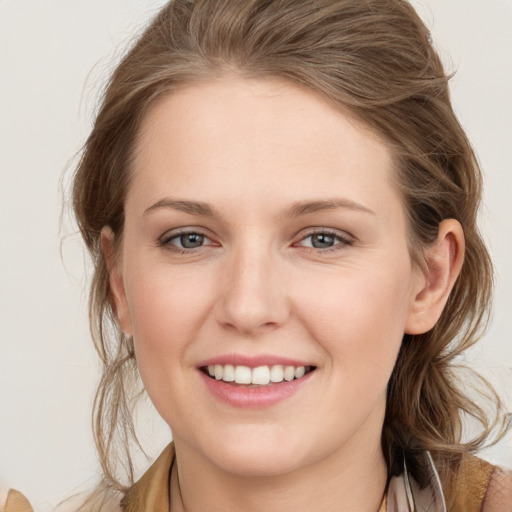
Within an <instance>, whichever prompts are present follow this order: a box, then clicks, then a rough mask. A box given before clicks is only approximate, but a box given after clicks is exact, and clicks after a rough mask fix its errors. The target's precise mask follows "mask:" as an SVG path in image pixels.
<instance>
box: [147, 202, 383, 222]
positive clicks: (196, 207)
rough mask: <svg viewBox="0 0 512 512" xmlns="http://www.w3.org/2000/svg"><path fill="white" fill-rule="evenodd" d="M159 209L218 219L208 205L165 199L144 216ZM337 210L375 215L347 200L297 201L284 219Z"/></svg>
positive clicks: (285, 214) (286, 212) (149, 209)
mask: <svg viewBox="0 0 512 512" xmlns="http://www.w3.org/2000/svg"><path fill="white" fill-rule="evenodd" d="M159 208H172V209H173V210H178V211H181V212H184V213H188V214H190V215H199V216H201V217H219V215H218V213H217V212H216V210H215V208H213V206H211V205H209V204H208V203H203V202H199V201H183V200H177V199H171V198H166V199H162V200H160V201H158V202H157V203H155V204H154V205H152V206H150V207H149V208H147V209H146V210H145V211H144V215H146V214H148V213H150V212H152V211H154V210H157V209H159ZM338 208H347V209H349V210H356V211H361V212H365V213H370V214H371V215H375V213H374V212H373V211H372V210H370V209H369V208H367V207H366V206H363V205H362V204H359V203H356V202H355V201H351V200H349V199H341V198H333V199H326V200H320V201H299V202H297V203H294V204H293V205H292V206H291V207H290V208H288V209H287V210H286V211H285V213H284V217H289V218H295V217H300V216H302V215H308V214H311V213H315V212H318V211H322V210H335V209H338Z"/></svg>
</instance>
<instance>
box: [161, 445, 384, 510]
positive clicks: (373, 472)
mask: <svg viewBox="0 0 512 512" xmlns="http://www.w3.org/2000/svg"><path fill="white" fill-rule="evenodd" d="M175 443H176V441H175ZM180 448H181V447H180V444H179V443H178V444H176V454H177V459H176V460H177V463H175V464H174V467H173V471H172V475H171V502H170V503H171V510H172V512H191V511H197V510H208V511H209V512H221V511H222V512H232V511H239V510H244V511H246V512H260V511H262V510H265V512H278V511H279V512H296V511H297V510H312V509H314V510H315V512H333V511H335V512H349V511H350V512H353V511H354V510H357V511H361V512H377V511H378V510H379V507H380V505H381V502H382V499H383V495H384V491H385V486H386V480H387V468H386V464H385V460H384V456H383V453H382V449H381V445H380V439H378V440H377V442H376V443H373V445H372V444H371V443H365V445H364V446H358V448H357V449H356V450H350V451H349V450H343V449H341V450H340V451H339V453H338V452H337V453H333V454H330V455H329V457H327V458H324V459H322V460H321V461H319V462H315V463H314V464H311V465H309V466H307V467H304V468H300V469H297V470H294V471H292V472H289V473H286V474H283V475H278V476H257V477H254V476H241V475H236V474H232V473H228V472H226V471H223V470H221V469H219V468H218V467H215V466H213V465H212V464H211V463H210V462H209V461H208V460H206V459H203V460H201V456H200V455H198V454H195V455H194V454H191V453H190V452H189V451H188V450H184V451H183V450H181V449H180ZM185 453H186V455H185ZM312 504H314V506H313V505H312Z"/></svg>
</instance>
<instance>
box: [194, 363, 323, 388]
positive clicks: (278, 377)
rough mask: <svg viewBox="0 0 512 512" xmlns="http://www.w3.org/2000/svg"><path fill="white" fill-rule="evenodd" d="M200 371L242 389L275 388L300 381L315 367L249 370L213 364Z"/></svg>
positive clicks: (270, 367)
mask: <svg viewBox="0 0 512 512" xmlns="http://www.w3.org/2000/svg"><path fill="white" fill-rule="evenodd" d="M200 370H201V371H202V372H203V373H204V374H205V375H207V376H208V377H209V378H210V379H213V380H219V381H223V382H226V383H228V384H232V385H233V386H243V387H252V388H255V387H265V386H275V385H279V384H281V383H283V382H291V381H294V380H299V379H302V378H303V377H304V376H306V375H308V374H309V373H311V372H313V371H315V370H316V366H285V365H280V364H277V365H271V366H258V367H256V368H251V367H249V366H243V365H232V364H215V365H208V366H202V367H201V368H200Z"/></svg>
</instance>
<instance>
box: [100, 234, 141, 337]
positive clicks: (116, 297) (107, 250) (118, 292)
mask: <svg viewBox="0 0 512 512" xmlns="http://www.w3.org/2000/svg"><path fill="white" fill-rule="evenodd" d="M101 252H102V253H103V257H104V258H105V262H106V264H107V270H108V275H109V284H110V293H111V296H112V301H113V304H112V306H113V308H114V313H115V315H116V317H117V321H118V322H119V326H120V327H121V329H122V331H123V332H124V333H125V334H127V335H129V336H132V335H133V330H132V322H131V318H130V312H129V309H128V302H127V300H126V292H125V288H124V281H123V275H122V272H121V269H120V265H121V262H120V261H119V257H118V254H117V251H116V250H115V235H114V232H113V231H112V229H110V227H109V226H104V227H103V229H102V230H101Z"/></svg>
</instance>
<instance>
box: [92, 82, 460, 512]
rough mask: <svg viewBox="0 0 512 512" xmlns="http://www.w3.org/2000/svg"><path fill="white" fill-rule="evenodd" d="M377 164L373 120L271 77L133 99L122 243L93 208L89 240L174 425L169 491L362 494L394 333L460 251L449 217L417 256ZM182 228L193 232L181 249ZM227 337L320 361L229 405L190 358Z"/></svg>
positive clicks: (154, 393) (324, 501)
mask: <svg viewBox="0 0 512 512" xmlns="http://www.w3.org/2000/svg"><path fill="white" fill-rule="evenodd" d="M393 172H394V170H393V159H392V154H391V152H390V150H389V148H388V147H387V146H386V144H385V143H384V142H383V141H382V140H380V139H379V138H378V137H377V136H375V135H374V134H373V133H372V132H371V131H369V130H368V129H367V128H365V127H364V126H363V125H362V124H360V123H358V122H356V121H355V120H354V119H352V118H351V117H350V116H348V115H347V113H345V112H343V111H342V110H340V109H337V108H334V107H333V106H332V105H330V104H328V103H327V102H325V100H323V99H321V98H320V97H319V96H317V95H316V94H314V93H312V92H310V91H306V90H303V89H300V88H298V87H296V86H294V85H291V84H287V83H283V82H279V81H275V80H244V79H241V78H236V77H233V76H229V77H226V79H221V80H217V81H211V82H206V83H201V84H197V85H193V86H189V87H187V88H184V89H182V90H180V91H178V92H175V93H173V94H171V95H168V96H166V97H163V98H161V99H159V100H158V101H157V102H156V103H155V104H154V105H153V107H152V108H151V109H150V111H149V112H148V113H147V114H146V117H145V119H144V120H143V123H142V127H141V130H140V134H139V140H138V144H137V149H136V152H135V160H134V165H133V177H132V183H131V185H130V187H129V192H128V196H127V198H126V205H125V206H126V208H125V212H126V221H125V222H126V224H125V229H124V234H123V239H122V244H121V250H120V253H119V254H114V249H113V247H114V243H113V242H114V235H113V234H112V232H111V231H110V230H109V229H108V228H105V229H104V230H103V236H102V242H103V250H104V254H105V256H106V258H107V262H108V264H109V268H110V273H111V288H112V291H113V294H114V300H115V307H116V311H117V315H118V319H119V322H120V325H121V327H122V329H123V330H124V331H125V332H126V333H127V334H129V335H132V336H133V338H134V343H135V351H136V358H137V363H138V366H139V370H140V373H141V376H142V379H143V382H144V385H145V387H146V390H147V392H148V394H149V396H150V398H151V400H152V401H153V403H154V405H155V407H156V408H157V410H158V411H159V413H160V414H161V415H162V417H163V418H164V419H165V420H166V422H167V423H168V424H169V426H170V427H171V429H172V432H173V438H174V441H175V445H176V452H177V465H175V467H174V469H173V475H172V484H171V508H172V510H173V511H180V510H189V511H196V510H208V511H217V510H218V511H236V510H245V511H257V510H265V511H273V510H276V511H277V510H279V511H288V510H289V511H292V510H293V511H296V510H309V509H311V503H314V504H315V506H314V509H315V510H316V511H330V512H332V510H340V511H343V510H346V511H349V510H350V511H353V510H361V511H366V510H367V511H376V510H378V508H379V505H380V503H381V501H382V496H383V493H384V491H385V484H386V478H387V470H386V465H385V461H384V458H383V454H382V449H381V431H382V425H383V420H384V413H385V405H386V399H385V396H386V386H387V383H388V380H389V377H390V374H391V371H392V369H393V366H394V364H395V361H396V357H397V353H398V350H399V347H400V343H401V340H402V337H403V334H404V333H405V332H408V333H419V332H424V331H426V330H428V329H430V328H431V327H432V326H433V325H434V324H435V322H436V320H437V318H438V317H439V315H440V313H441V311H442V308H443V306H444V304H445V302H446V299H447V297H448V294H449V291H450V290H451V287H452V286H453V282H454V280H455V278H456V276H457V274H458V272H459V270H460V266H461V264H462V259H463V234H462V230H461V228H460V225H459V224H458V223H457V222H456V221H453V220H446V221H444V222H443V223H442V224H441V226H440V231H439V239H438V241H437V243H436V244H434V246H433V247H431V248H428V249H427V250H426V251H425V257H426V260H427V266H428V268H426V269H425V270H422V271H420V270H419V268H418V267H417V266H416V265H414V264H413V262H412V261H411V258H410V253H409V249H408V246H407V226H406V217H405V214H404V209H403V204H402V201H401V198H400V196H399V194H398V192H397V190H396V189H395V187H394V186H393V184H392V180H391V177H392V173H393ZM171 200H172V201H175V202H174V203H170V201H171ZM176 201H180V202H182V203H180V204H179V205H178V204H177V203H176ZM326 201H327V203H326ZM183 202H195V203H197V202H201V203H206V204H208V205H209V207H210V209H211V210H213V212H205V211H198V209H197V207H195V208H190V206H189V207H188V208H186V210H187V211H183V208H182V207H181V206H183ZM322 202H323V203H322ZM298 204H300V205H302V207H303V208H302V210H301V211H299V209H298V208H297V205H298ZM305 204H308V205H309V206H308V207H304V205H305ZM180 205H181V206H180ZM312 205H314V206H312ZM177 206H179V207H178V208H177ZM294 208H295V211H294V212H293V209H294ZM205 213H213V215H209V214H208V215H205ZM290 213H294V214H293V215H290ZM180 230H188V231H193V232H196V233H200V234H201V235H203V236H204V238H202V239H201V240H202V241H203V245H200V246H198V247H197V248H195V249H192V250H191V249H184V248H183V247H182V242H183V240H184V239H183V238H180V233H182V231H180ZM321 233H324V234H327V235H328V236H330V237H331V238H327V242H328V243H327V245H331V246H330V247H323V248H322V247H320V248H319V247H318V243H317V242H318V239H317V238H313V237H312V235H314V234H317V235H318V234H321ZM185 241H186V240H185ZM224 354H243V355H249V356H251V355H259V354H272V355H277V356H284V357H292V358H294V359H298V360H300V361H304V362H305V363H306V364H309V365H314V366H315V367H316V370H315V371H314V372H313V374H312V375H311V376H310V378H309V380H308V382H307V384H305V385H304V386H303V387H302V388H301V389H300V390H299V391H298V392H297V393H295V394H294V395H293V396H291V397H289V398H287V399H285V400H283V401H282V402H280V403H278V404H276V405H273V406H271V407H267V408H264V409H240V408H236V407H232V406H230V405H227V404H225V403H223V402H220V401H219V400H217V399H215V398H214V397H213V396H212V395H211V393H210V392H209V391H208V390H207V388H206V386H205V385H204V382H203V379H202V377H201V374H200V373H199V370H198V368H197V365H198V363H199V362H200V361H203V360H205V359H206V358H211V357H217V356H221V355H224Z"/></svg>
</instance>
